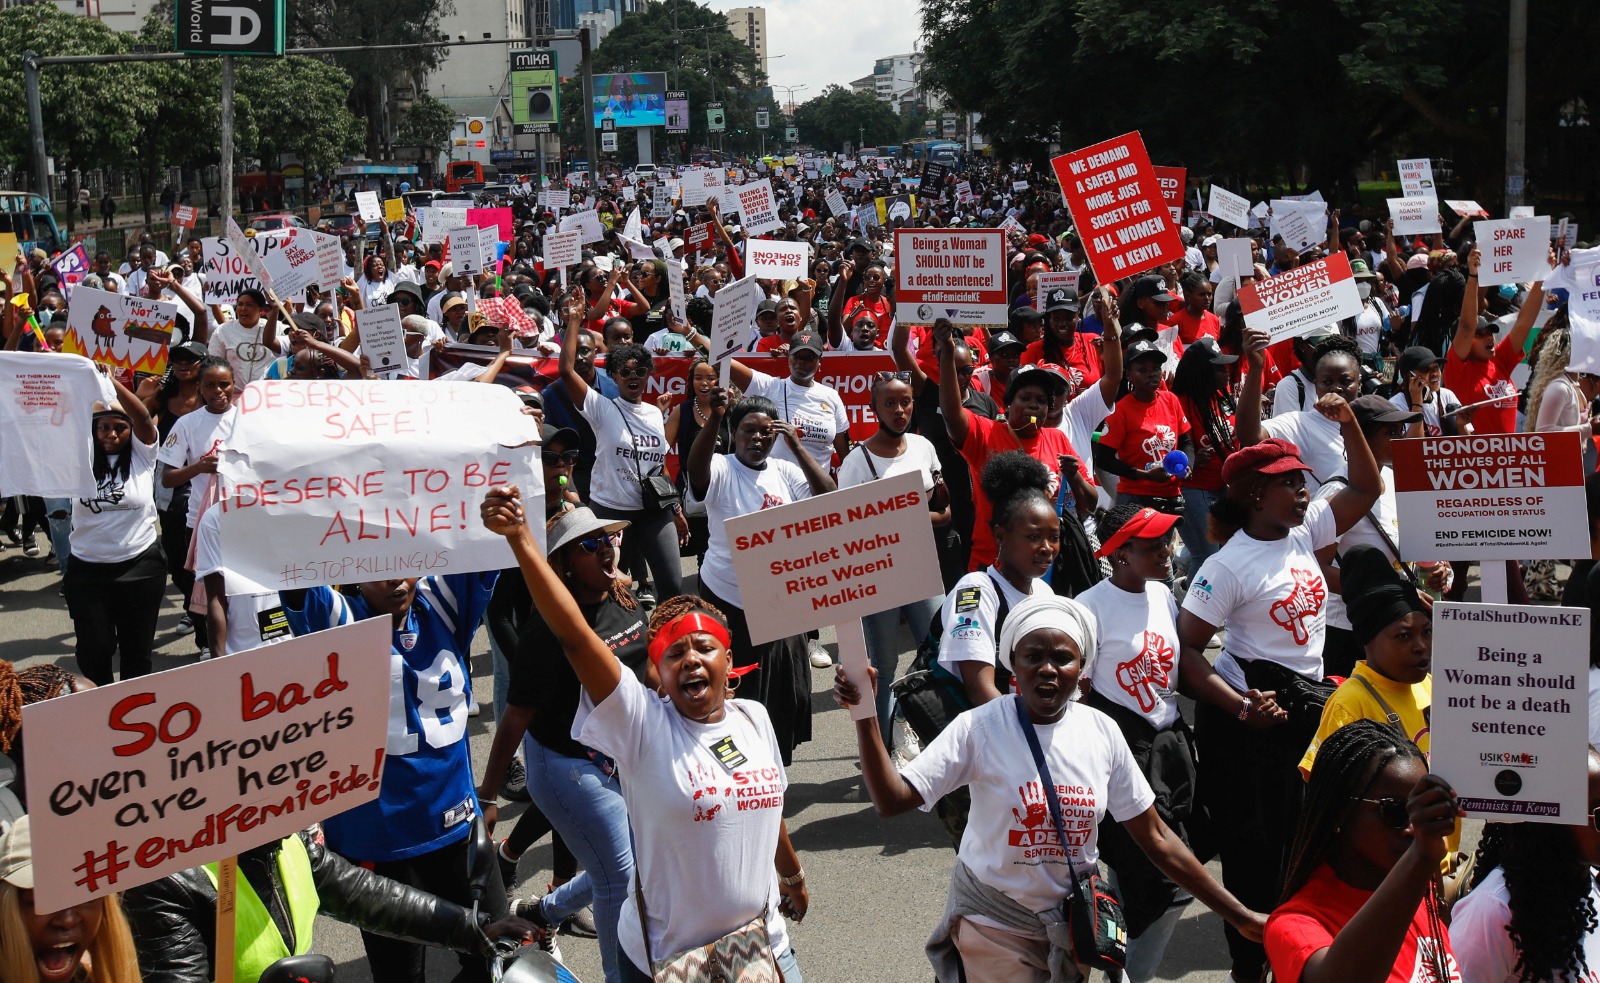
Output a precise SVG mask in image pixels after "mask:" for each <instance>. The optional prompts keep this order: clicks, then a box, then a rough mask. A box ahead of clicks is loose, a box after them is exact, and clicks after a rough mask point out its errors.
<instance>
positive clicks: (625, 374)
mask: <svg viewBox="0 0 1600 983" xmlns="http://www.w3.org/2000/svg"><path fill="white" fill-rule="evenodd" d="M611 374H612V375H613V376H615V377H617V378H618V379H648V378H650V370H649V369H641V368H638V367H637V366H635V367H634V368H631V369H630V368H620V369H612V370H611Z"/></svg>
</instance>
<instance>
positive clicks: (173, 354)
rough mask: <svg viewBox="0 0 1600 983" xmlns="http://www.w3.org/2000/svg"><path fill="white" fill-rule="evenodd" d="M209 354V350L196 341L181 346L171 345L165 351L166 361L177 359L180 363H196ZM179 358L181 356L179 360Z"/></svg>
mask: <svg viewBox="0 0 1600 983" xmlns="http://www.w3.org/2000/svg"><path fill="white" fill-rule="evenodd" d="M209 354H211V350H210V349H208V348H207V347H206V346H205V345H202V344H201V343H200V342H198V341H186V342H184V343H183V344H181V345H173V346H172V347H171V348H169V349H167V358H168V359H177V360H178V361H180V362H198V361H200V360H201V359H202V358H205V357H206V356H207V355H209ZM179 356H182V357H181V358H179Z"/></svg>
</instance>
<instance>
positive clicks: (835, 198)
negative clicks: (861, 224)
mask: <svg viewBox="0 0 1600 983" xmlns="http://www.w3.org/2000/svg"><path fill="white" fill-rule="evenodd" d="M824 200H825V201H827V203H828V214H830V215H832V216H833V217H834V218H841V217H843V216H845V215H847V214H849V212H850V206H849V205H847V204H845V200H844V195H843V194H842V193H841V192H840V191H839V189H838V188H829V189H828V194H827V196H826V198H825V199H824Z"/></svg>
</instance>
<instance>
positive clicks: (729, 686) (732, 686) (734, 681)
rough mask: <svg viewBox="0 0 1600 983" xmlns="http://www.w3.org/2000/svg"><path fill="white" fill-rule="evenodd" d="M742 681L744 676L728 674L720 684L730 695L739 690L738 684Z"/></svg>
mask: <svg viewBox="0 0 1600 983" xmlns="http://www.w3.org/2000/svg"><path fill="white" fill-rule="evenodd" d="M743 682H744V677H742V676H730V677H728V678H727V679H726V680H725V681H724V682H723V684H722V686H723V688H724V689H726V690H727V691H728V695H729V696H732V695H733V694H735V693H737V692H739V686H740V684H741V683H743Z"/></svg>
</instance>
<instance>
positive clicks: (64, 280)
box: [50, 242, 89, 303]
mask: <svg viewBox="0 0 1600 983" xmlns="http://www.w3.org/2000/svg"><path fill="white" fill-rule="evenodd" d="M50 269H52V270H54V271H55V274H56V283H57V284H59V285H60V287H61V296H62V297H64V298H65V299H66V300H67V301H68V302H69V303H70V302H71V300H72V291H73V290H75V289H77V286H78V284H80V283H82V282H83V278H84V277H86V276H88V275H89V251H88V250H87V249H84V248H83V243H81V242H80V243H76V244H74V245H73V247H72V248H71V249H68V250H66V251H65V252H63V253H62V254H61V255H60V256H57V257H56V258H55V259H52V260H51V261H50Z"/></svg>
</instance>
